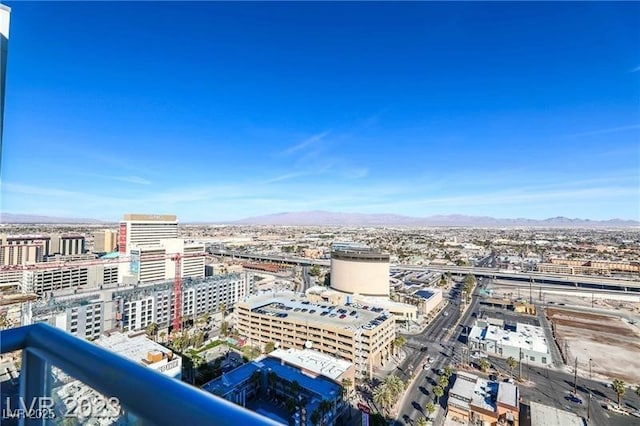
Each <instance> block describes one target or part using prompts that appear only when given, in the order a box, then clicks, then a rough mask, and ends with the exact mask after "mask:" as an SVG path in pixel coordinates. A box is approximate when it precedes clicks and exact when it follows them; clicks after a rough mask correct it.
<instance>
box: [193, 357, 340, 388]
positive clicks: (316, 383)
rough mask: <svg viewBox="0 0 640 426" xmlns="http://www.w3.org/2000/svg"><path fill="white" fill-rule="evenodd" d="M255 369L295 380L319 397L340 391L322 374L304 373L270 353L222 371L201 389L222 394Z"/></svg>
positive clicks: (246, 378)
mask: <svg viewBox="0 0 640 426" xmlns="http://www.w3.org/2000/svg"><path fill="white" fill-rule="evenodd" d="M257 370H262V371H267V372H269V371H273V372H274V373H276V375H277V376H278V377H281V378H283V379H285V380H287V381H289V382H294V381H296V382H298V384H299V385H300V386H301V387H302V388H304V389H306V390H308V391H310V392H313V393H316V394H318V395H319V396H320V397H323V396H329V395H332V396H333V395H336V394H337V393H339V392H340V387H341V386H340V385H339V384H337V383H335V382H333V381H332V380H330V379H328V378H326V377H322V376H318V377H313V376H310V375H308V374H305V373H304V372H303V371H302V370H301V369H300V368H298V367H295V366H292V365H287V364H284V365H283V364H282V363H281V362H280V360H279V359H278V358H273V357H271V356H270V355H267V356H265V357H262V358H258V359H256V360H255V361H252V362H249V363H247V364H244V365H241V366H240V367H238V368H236V369H234V370H231V371H230V372H228V373H223V374H222V376H220V377H218V378H217V379H214V380H212V381H210V382H209V383H207V384H205V385H204V386H202V389H203V390H206V391H207V392H211V393H215V394H216V395H221V396H224V395H226V394H227V393H228V392H229V391H231V390H232V389H234V388H235V387H236V386H238V385H239V384H240V383H242V382H244V381H245V380H248V379H249V378H250V377H251V375H252V374H253V373H254V372H255V371H257Z"/></svg>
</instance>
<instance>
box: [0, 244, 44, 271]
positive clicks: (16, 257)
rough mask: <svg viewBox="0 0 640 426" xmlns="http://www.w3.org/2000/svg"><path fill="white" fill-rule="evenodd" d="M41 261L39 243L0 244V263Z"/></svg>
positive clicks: (25, 263) (7, 264)
mask: <svg viewBox="0 0 640 426" xmlns="http://www.w3.org/2000/svg"><path fill="white" fill-rule="evenodd" d="M36 262H42V245H41V244H2V245H0V265H1V266H14V265H27V264H33V263H36Z"/></svg>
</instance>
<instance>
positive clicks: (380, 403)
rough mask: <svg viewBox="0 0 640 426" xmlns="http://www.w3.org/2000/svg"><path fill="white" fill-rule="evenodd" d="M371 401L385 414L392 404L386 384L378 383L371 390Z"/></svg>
mask: <svg viewBox="0 0 640 426" xmlns="http://www.w3.org/2000/svg"><path fill="white" fill-rule="evenodd" d="M373 402H375V404H376V406H377V407H378V408H379V409H380V410H382V411H383V412H384V414H387V413H388V411H389V409H390V408H391V406H392V405H393V397H392V394H391V390H390V389H389V387H388V386H385V384H384V383H380V384H379V385H378V386H376V388H375V389H374V390H373Z"/></svg>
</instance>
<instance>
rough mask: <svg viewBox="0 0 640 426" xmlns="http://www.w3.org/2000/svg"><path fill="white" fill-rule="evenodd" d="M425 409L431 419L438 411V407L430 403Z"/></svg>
mask: <svg viewBox="0 0 640 426" xmlns="http://www.w3.org/2000/svg"><path fill="white" fill-rule="evenodd" d="M424 409H425V410H427V413H429V417H431V415H432V414H433V412H434V411H436V406H435V405H434V404H433V402H431V401H429V402H427V403H426V404H425V406H424Z"/></svg>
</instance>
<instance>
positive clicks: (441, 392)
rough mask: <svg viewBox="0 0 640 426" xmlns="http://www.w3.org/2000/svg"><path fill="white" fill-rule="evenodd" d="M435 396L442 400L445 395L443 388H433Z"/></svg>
mask: <svg viewBox="0 0 640 426" xmlns="http://www.w3.org/2000/svg"><path fill="white" fill-rule="evenodd" d="M433 394H434V395H435V396H436V397H437V398H440V397H441V396H442V395H444V389H442V387H440V386H434V387H433Z"/></svg>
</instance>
